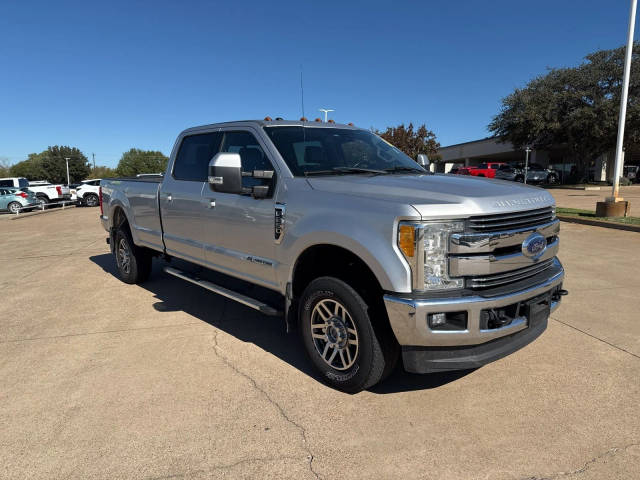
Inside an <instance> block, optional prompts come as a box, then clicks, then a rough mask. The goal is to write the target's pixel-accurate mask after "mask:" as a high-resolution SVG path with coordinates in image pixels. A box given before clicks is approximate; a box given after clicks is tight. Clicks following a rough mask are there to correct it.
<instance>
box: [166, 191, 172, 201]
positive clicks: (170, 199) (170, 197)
mask: <svg viewBox="0 0 640 480" xmlns="http://www.w3.org/2000/svg"><path fill="white" fill-rule="evenodd" d="M167 202H169V203H171V202H173V197H172V196H171V194H170V193H167Z"/></svg>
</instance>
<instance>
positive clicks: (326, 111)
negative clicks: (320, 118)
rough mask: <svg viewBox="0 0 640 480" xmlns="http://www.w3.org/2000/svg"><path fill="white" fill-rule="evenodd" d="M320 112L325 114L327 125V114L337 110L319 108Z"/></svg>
mask: <svg viewBox="0 0 640 480" xmlns="http://www.w3.org/2000/svg"><path fill="white" fill-rule="evenodd" d="M318 110H319V111H321V112H324V123H327V113H329V112H335V110H334V109H332V108H319V109H318Z"/></svg>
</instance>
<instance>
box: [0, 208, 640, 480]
mask: <svg viewBox="0 0 640 480" xmlns="http://www.w3.org/2000/svg"><path fill="white" fill-rule="evenodd" d="M594 205H595V202H594ZM105 236H106V234H105V232H104V231H103V230H102V227H101V226H100V224H99V221H98V211H97V209H95V208H74V209H67V210H64V211H62V210H57V211H52V212H50V213H46V214H42V215H35V216H26V217H22V218H19V219H15V220H14V219H12V218H10V217H9V216H8V215H5V216H2V218H0V246H1V247H2V248H1V250H0V256H1V262H2V266H3V268H2V269H1V270H0V288H1V291H2V319H1V321H0V425H1V426H2V427H1V428H0V459H1V460H2V463H1V464H0V477H2V478H43V479H51V478H82V479H85V478H104V479H114V478H123V479H130V478H154V479H159V478H171V479H182V478H295V479H300V478H326V479H329V478H424V479H448V478H450V479H476V478H478V479H486V478H490V479H494V478H497V479H522V480H524V479H529V480H534V479H535V480H542V479H558V478H567V479H574V478H575V479H578V478H579V479H609V478H612V479H613V478H615V479H637V478H638V472H639V471H640V414H639V410H638V405H640V380H639V379H640V313H639V312H638V307H639V303H638V301H639V292H640V275H639V274H638V270H639V268H640V254H639V253H640V234H638V233H634V232H625V231H617V230H610V229H604V228H600V227H590V226H585V225H577V224H563V225H562V234H561V237H562V240H561V244H562V246H561V254H560V258H561V260H562V261H563V262H564V264H565V267H566V270H567V280H566V282H565V287H566V288H567V289H568V290H569V291H570V295H569V296H568V297H565V300H564V301H563V305H562V306H561V308H560V309H559V310H557V311H556V312H555V313H554V314H553V316H552V320H551V321H550V324H549V328H548V329H547V331H546V332H545V333H544V334H543V335H542V336H541V337H540V338H539V339H538V340H537V341H535V342H534V343H532V344H531V345H529V346H528V347H526V348H524V349H523V350H521V351H519V352H517V353H515V354H513V355H511V356H509V357H506V358H504V359H502V360H499V361H497V362H495V363H493V364H490V365H488V366H486V367H484V368H481V369H478V370H475V371H471V372H461V373H453V374H437V375H430V376H416V375H409V374H406V373H403V372H401V371H397V372H395V374H394V375H393V376H392V378H391V379H390V380H388V381H387V382H385V383H384V384H382V385H380V386H378V387H376V388H375V389H374V390H371V391H365V392H363V393H360V394H357V395H347V394H344V393H340V392H337V391H335V390H332V389H330V388H328V387H326V386H325V385H324V384H322V383H321V382H320V381H318V380H317V379H316V378H315V376H314V373H313V372H312V371H311V369H310V366H309V364H308V363H307V360H306V358H305V356H304V352H303V349H302V346H301V345H300V344H299V343H298V341H297V337H296V335H295V334H286V333H285V331H284V327H283V322H282V320H279V319H275V318H271V317H264V316H261V315H260V314H259V313H257V312H255V311H253V310H250V309H248V308H245V307H244V306H242V305H240V304H237V303H234V302H231V301H228V300H226V299H224V298H222V297H218V296H216V295H213V294H211V293H208V292H207V291H205V290H202V289H200V288H199V287H197V286H194V285H191V284H187V283H183V282H182V281H181V280H178V279H176V278H173V277H169V276H168V275H166V274H164V273H162V272H161V271H160V268H159V267H160V262H156V264H155V265H156V266H155V272H154V274H153V276H152V278H151V280H150V281H148V282H147V283H145V284H144V285H141V286H132V285H126V284H124V283H122V282H121V281H120V280H118V279H117V278H116V277H115V266H114V262H113V259H112V257H111V255H110V254H109V250H108V245H106V243H105V240H104V239H105Z"/></svg>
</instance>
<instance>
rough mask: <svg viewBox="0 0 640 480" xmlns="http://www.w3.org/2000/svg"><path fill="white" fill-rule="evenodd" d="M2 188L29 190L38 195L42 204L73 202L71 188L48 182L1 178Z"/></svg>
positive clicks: (20, 178)
mask: <svg viewBox="0 0 640 480" xmlns="http://www.w3.org/2000/svg"><path fill="white" fill-rule="evenodd" d="M0 187H14V188H19V189H21V190H25V189H29V190H31V191H32V192H34V193H35V194H36V196H37V197H38V201H39V202H40V203H41V204H45V205H46V204H48V203H55V202H62V201H65V200H71V190H69V187H67V186H64V185H59V184H56V185H54V184H52V183H50V182H48V181H47V180H37V181H29V180H27V179H26V178H24V177H7V178H0Z"/></svg>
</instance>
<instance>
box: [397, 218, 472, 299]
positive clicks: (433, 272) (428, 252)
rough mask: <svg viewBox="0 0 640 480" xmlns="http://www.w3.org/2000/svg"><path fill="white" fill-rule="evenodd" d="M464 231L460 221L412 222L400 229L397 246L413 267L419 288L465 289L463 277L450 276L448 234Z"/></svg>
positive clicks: (415, 286)
mask: <svg viewBox="0 0 640 480" xmlns="http://www.w3.org/2000/svg"><path fill="white" fill-rule="evenodd" d="M463 230H464V223H463V222H461V221H450V222H429V223H409V222H406V223H405V222H403V223H401V224H400V226H399V228H398V248H399V249H400V251H401V252H402V254H403V255H404V257H405V259H406V260H407V262H409V265H410V266H411V276H412V283H413V289H414V290H417V291H433V290H448V289H452V288H462V287H463V286H464V280H463V279H462V278H449V257H448V254H449V236H450V235H451V233H452V232H461V231H463Z"/></svg>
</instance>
